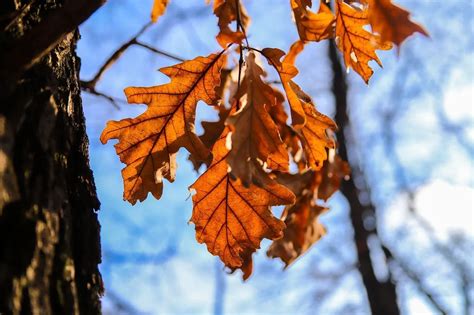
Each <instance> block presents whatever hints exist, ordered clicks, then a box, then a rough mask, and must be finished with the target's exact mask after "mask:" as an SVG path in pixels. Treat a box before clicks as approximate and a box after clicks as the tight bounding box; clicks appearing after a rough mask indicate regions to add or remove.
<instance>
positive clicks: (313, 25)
mask: <svg viewBox="0 0 474 315" xmlns="http://www.w3.org/2000/svg"><path fill="white" fill-rule="evenodd" d="M306 6H311V2H309V3H308V2H307V1H305V2H302V1H301V0H291V8H292V10H293V14H294V16H295V23H296V27H297V29H298V34H299V36H300V39H301V40H302V41H314V42H319V41H321V40H323V39H328V38H332V37H333V36H334V29H333V26H334V21H335V17H334V14H333V13H332V11H331V9H329V7H328V6H327V5H326V4H324V3H323V2H321V4H320V6H319V11H318V13H314V12H311V11H310V10H308V9H307V8H306Z"/></svg>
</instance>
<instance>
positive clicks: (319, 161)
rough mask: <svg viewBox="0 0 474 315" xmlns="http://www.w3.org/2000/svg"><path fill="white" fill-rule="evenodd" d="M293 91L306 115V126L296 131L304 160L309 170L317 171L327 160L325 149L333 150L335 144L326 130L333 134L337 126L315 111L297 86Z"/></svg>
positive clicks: (308, 98)
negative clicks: (301, 145)
mask: <svg viewBox="0 0 474 315" xmlns="http://www.w3.org/2000/svg"><path fill="white" fill-rule="evenodd" d="M293 90H294V91H295V93H296V95H298V97H299V98H300V100H301V103H302V104H303V108H304V111H305V115H306V124H305V125H304V127H303V128H301V129H297V130H296V132H297V134H298V136H299V137H300V139H301V143H302V144H303V152H304V154H305V160H306V161H307V162H308V166H309V167H310V168H312V169H313V170H319V169H321V167H322V166H323V162H324V161H325V160H326V159H327V153H326V149H330V148H335V142H334V140H333V139H331V138H330V137H329V136H328V132H327V130H331V131H332V132H335V131H336V130H337V126H336V123H334V121H332V119H331V118H329V117H327V116H325V115H323V114H321V113H320V112H318V111H317V110H316V108H315V106H314V104H313V103H312V101H311V98H310V97H309V96H308V95H307V94H306V93H304V92H303V91H302V90H301V89H300V88H299V86H297V85H296V84H295V85H294V86H293Z"/></svg>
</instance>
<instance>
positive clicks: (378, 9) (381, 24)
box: [369, 0, 429, 46]
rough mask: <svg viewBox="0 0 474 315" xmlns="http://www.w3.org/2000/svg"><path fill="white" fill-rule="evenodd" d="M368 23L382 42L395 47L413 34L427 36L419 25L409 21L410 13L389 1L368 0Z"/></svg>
mask: <svg viewBox="0 0 474 315" xmlns="http://www.w3.org/2000/svg"><path fill="white" fill-rule="evenodd" d="M369 22H370V25H371V26H372V29H373V31H374V32H377V33H379V34H380V39H381V41H382V42H385V41H388V42H392V43H394V44H395V45H397V46H400V45H401V44H402V42H403V41H404V40H405V39H406V38H407V37H408V36H410V35H412V34H413V33H415V32H418V33H420V34H423V35H425V36H429V35H428V33H427V32H426V30H425V29H424V28H423V27H422V26H421V25H419V24H417V23H414V22H413V21H411V20H410V12H408V11H407V10H405V9H403V8H401V7H399V6H397V5H395V4H393V3H392V1H391V0H369Z"/></svg>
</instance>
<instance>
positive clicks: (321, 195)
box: [317, 150, 351, 201]
mask: <svg viewBox="0 0 474 315" xmlns="http://www.w3.org/2000/svg"><path fill="white" fill-rule="evenodd" d="M350 174H351V168H350V167H349V163H347V162H346V161H344V160H343V159H342V158H341V157H340V156H339V155H335V153H334V150H332V151H330V152H329V159H328V160H326V162H324V166H323V168H322V169H321V171H320V172H319V174H318V175H319V178H318V191H317V197H318V199H322V200H324V201H327V200H328V199H329V198H331V196H332V195H333V194H334V193H335V192H336V191H338V190H339V187H340V186H341V181H342V180H347V179H348V177H349V176H350Z"/></svg>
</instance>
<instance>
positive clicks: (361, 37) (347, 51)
mask: <svg viewBox="0 0 474 315" xmlns="http://www.w3.org/2000/svg"><path fill="white" fill-rule="evenodd" d="M367 24H369V20H368V11H367V9H365V8H364V9H363V10H362V9H358V8H357V9H356V8H354V7H352V6H350V5H348V4H347V3H345V2H344V1H342V0H336V43H337V47H338V48H339V49H340V50H341V51H342V54H343V56H344V63H345V64H346V67H347V68H352V69H354V71H355V72H357V73H358V74H359V75H360V76H361V77H362V79H364V81H365V82H366V83H368V82H369V79H370V77H371V76H372V73H373V72H374V71H373V70H372V68H370V66H369V61H371V60H375V61H376V62H377V63H378V64H379V66H382V62H381V61H380V59H379V57H378V56H377V54H376V53H375V50H376V49H382V50H388V49H390V48H391V47H392V45H391V44H390V43H384V42H382V40H381V39H380V36H378V35H376V34H372V33H370V32H369V31H367V30H365V29H364V26H366V25H367Z"/></svg>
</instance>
